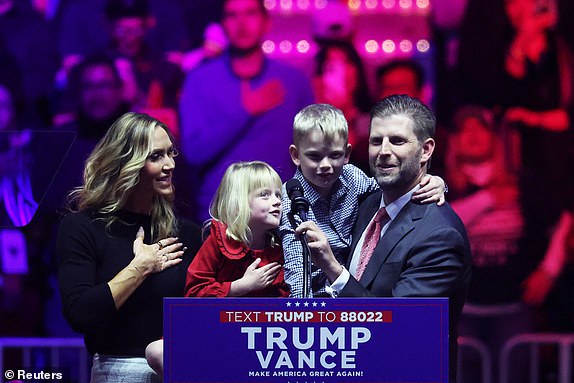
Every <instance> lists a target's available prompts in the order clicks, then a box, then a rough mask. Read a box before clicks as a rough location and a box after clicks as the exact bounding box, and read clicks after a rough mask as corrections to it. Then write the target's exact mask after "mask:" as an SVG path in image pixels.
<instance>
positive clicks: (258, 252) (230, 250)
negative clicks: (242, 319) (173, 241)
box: [185, 161, 289, 297]
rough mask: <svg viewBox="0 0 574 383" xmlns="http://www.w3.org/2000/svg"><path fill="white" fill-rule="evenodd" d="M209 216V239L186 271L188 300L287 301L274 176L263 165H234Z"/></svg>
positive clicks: (278, 195) (277, 185)
mask: <svg viewBox="0 0 574 383" xmlns="http://www.w3.org/2000/svg"><path fill="white" fill-rule="evenodd" d="M209 210H210V215H211V216H212V218H213V219H212V220H211V221H210V222H209V223H208V225H210V227H209V231H210V235H209V237H208V238H207V239H206V240H205V242H204V243H203V246H202V247H201V249H200V250H199V252H198V254H197V256H196V257H195V259H194V260H193V262H192V263H191V264H190V266H189V268H188V270H187V280H186V286H185V296H188V297H206V296H207V297H226V296H265V297H282V296H288V294H289V291H288V287H287V284H286V283H285V281H284V279H283V269H282V264H283V251H282V248H281V242H280V240H279V237H278V234H277V232H276V229H277V227H278V226H279V222H280V219H281V179H280V178H279V175H278V174H277V173H276V172H275V170H273V168H271V167H270V166H269V165H268V164H266V163H264V162H260V161H253V162H239V163H235V164H232V165H231V166H229V168H227V171H226V172H225V174H224V175H223V179H222V180H221V183H220V185H219V187H218V189H217V192H216V194H215V197H214V199H213V201H212V203H211V206H210V209H209Z"/></svg>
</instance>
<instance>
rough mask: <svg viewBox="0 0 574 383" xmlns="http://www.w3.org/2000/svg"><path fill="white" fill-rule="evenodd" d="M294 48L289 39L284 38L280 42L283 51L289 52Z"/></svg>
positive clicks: (280, 48)
mask: <svg viewBox="0 0 574 383" xmlns="http://www.w3.org/2000/svg"><path fill="white" fill-rule="evenodd" d="M292 49H293V44H292V43H291V41H289V40H283V41H281V42H280V43H279V50H280V51H281V53H289V52H291V50H292Z"/></svg>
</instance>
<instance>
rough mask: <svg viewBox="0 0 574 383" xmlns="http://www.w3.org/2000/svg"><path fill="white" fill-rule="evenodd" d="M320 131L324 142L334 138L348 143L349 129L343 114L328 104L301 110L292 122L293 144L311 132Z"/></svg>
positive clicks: (315, 105) (296, 144)
mask: <svg viewBox="0 0 574 383" xmlns="http://www.w3.org/2000/svg"><path fill="white" fill-rule="evenodd" d="M316 129H318V130H320V131H321V132H322V133H323V136H324V137H325V140H326V141H333V140H335V139H336V138H339V137H340V138H342V139H343V140H345V145H346V144H347V142H348V136H349V127H348V125H347V120H346V119H345V116H344V115H343V112H342V111H341V110H340V109H338V108H335V107H334V106H333V105H329V104H312V105H309V106H306V107H305V108H303V109H301V110H300V111H299V113H297V115H296V116H295V119H294V121H293V144H294V145H295V146H299V143H300V142H301V140H302V139H303V137H306V136H307V135H308V134H309V132H311V131H313V130H316Z"/></svg>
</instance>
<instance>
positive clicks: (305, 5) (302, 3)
mask: <svg viewBox="0 0 574 383" xmlns="http://www.w3.org/2000/svg"><path fill="white" fill-rule="evenodd" d="M309 5H310V3H309V0H297V7H299V9H302V10H307V9H309Z"/></svg>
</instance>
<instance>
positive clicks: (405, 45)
mask: <svg viewBox="0 0 574 383" xmlns="http://www.w3.org/2000/svg"><path fill="white" fill-rule="evenodd" d="M399 49H400V50H401V52H404V53H408V52H410V51H412V50H413V43H412V42H411V41H410V40H401V42H400V43H399Z"/></svg>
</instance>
